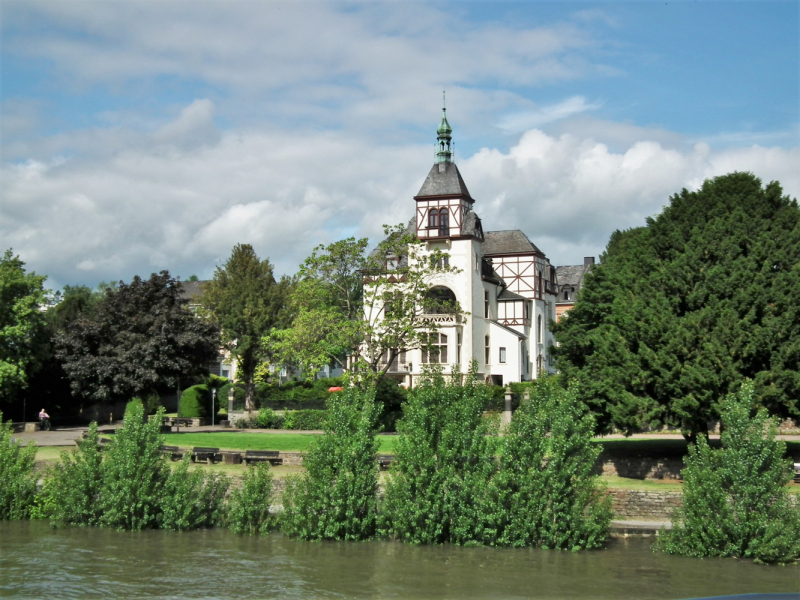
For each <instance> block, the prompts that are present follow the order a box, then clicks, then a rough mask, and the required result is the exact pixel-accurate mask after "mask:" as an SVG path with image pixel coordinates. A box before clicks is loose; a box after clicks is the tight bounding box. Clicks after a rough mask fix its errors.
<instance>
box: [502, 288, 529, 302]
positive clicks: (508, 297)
mask: <svg viewBox="0 0 800 600" xmlns="http://www.w3.org/2000/svg"><path fill="white" fill-rule="evenodd" d="M519 300H527V298H526V297H525V296H520V295H519V294H515V293H514V292H509V291H508V290H503V291H502V292H501V293H500V295H499V296H498V297H497V301H498V302H517V301H519Z"/></svg>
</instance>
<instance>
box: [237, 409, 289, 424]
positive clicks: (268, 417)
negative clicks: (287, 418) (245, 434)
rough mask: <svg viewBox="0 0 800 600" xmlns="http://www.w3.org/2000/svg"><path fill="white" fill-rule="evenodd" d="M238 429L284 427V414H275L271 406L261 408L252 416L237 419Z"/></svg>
mask: <svg viewBox="0 0 800 600" xmlns="http://www.w3.org/2000/svg"><path fill="white" fill-rule="evenodd" d="M236 428H237V429H247V428H250V429H282V428H283V416H282V415H278V414H275V411H274V410H272V409H271V408H261V409H259V410H258V413H256V414H255V415H252V416H250V417H244V418H241V419H237V421H236Z"/></svg>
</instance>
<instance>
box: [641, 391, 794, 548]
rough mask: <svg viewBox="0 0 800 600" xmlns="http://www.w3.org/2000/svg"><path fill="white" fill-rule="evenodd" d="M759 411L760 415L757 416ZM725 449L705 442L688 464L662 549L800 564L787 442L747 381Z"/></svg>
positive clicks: (725, 433)
mask: <svg viewBox="0 0 800 600" xmlns="http://www.w3.org/2000/svg"><path fill="white" fill-rule="evenodd" d="M753 412H755V415H754V416H751V415H752V414H753ZM721 417H722V418H721V421H722V435H721V436H720V437H721V439H720V441H721V446H722V447H721V448H720V449H712V448H711V447H710V446H709V445H708V443H707V442H706V440H705V438H703V437H699V438H698V440H697V443H696V444H694V445H691V446H690V447H689V454H688V456H687V457H686V458H685V459H684V462H685V463H686V468H685V469H684V470H683V471H682V473H683V479H684V484H683V507H682V508H680V509H678V510H676V511H675V514H674V515H673V520H672V522H673V528H672V530H671V531H663V532H662V535H661V536H660V538H659V540H658V542H657V543H656V548H658V549H660V550H663V551H664V552H668V553H670V554H683V555H686V556H733V557H740V558H752V559H754V560H755V561H757V562H764V563H786V562H790V561H793V560H796V559H798V558H800V511H798V509H797V508H796V507H794V506H792V504H791V502H790V500H789V496H788V492H787V489H786V485H787V484H788V483H789V482H790V481H791V479H792V465H791V460H787V459H784V455H785V453H786V443H785V442H783V441H780V440H777V439H776V437H775V436H776V434H777V425H776V422H775V421H774V420H773V419H770V418H769V416H768V414H767V411H766V409H764V408H763V407H762V408H759V409H757V410H756V408H755V403H754V401H753V383H752V382H750V381H746V382H745V383H743V384H742V387H741V389H740V391H739V392H738V393H737V394H731V395H729V396H728V397H727V398H726V399H725V401H724V402H723V405H722V411H721Z"/></svg>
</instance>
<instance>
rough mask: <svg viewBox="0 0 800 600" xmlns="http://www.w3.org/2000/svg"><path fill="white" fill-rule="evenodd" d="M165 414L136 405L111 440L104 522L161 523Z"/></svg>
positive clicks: (134, 526)
mask: <svg viewBox="0 0 800 600" xmlns="http://www.w3.org/2000/svg"><path fill="white" fill-rule="evenodd" d="M118 293H119V292H118ZM163 416H164V409H163V408H162V409H160V410H159V411H158V413H157V417H156V418H155V419H149V420H146V419H145V418H144V411H143V410H142V409H141V407H139V406H135V405H134V406H133V407H131V411H130V412H129V413H128V414H127V415H126V418H125V421H124V424H123V426H122V429H121V430H120V431H119V432H117V434H116V435H115V436H114V439H113V440H112V441H111V443H110V444H109V448H108V450H107V451H106V456H105V460H103V468H102V472H103V486H102V491H101V494H100V502H99V509H100V512H101V516H100V522H101V523H102V524H103V525H107V526H109V527H114V528H117V529H132V530H134V531H139V530H141V529H147V528H153V527H157V526H158V521H159V518H160V513H161V496H162V494H163V492H164V484H165V483H166V481H167V478H168V476H169V467H168V466H167V465H166V464H165V462H164V460H165V459H164V457H163V456H162V454H161V452H160V451H159V449H160V447H161V444H162V443H163V440H162V437H161V434H160V431H161V421H162V418H163Z"/></svg>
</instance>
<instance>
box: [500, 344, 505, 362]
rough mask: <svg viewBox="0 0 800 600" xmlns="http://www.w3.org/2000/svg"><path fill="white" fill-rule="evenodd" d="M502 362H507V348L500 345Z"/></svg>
mask: <svg viewBox="0 0 800 600" xmlns="http://www.w3.org/2000/svg"><path fill="white" fill-rule="evenodd" d="M500 362H501V363H502V364H505V362H506V349H505V348H503V347H502V346H501V347H500Z"/></svg>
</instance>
